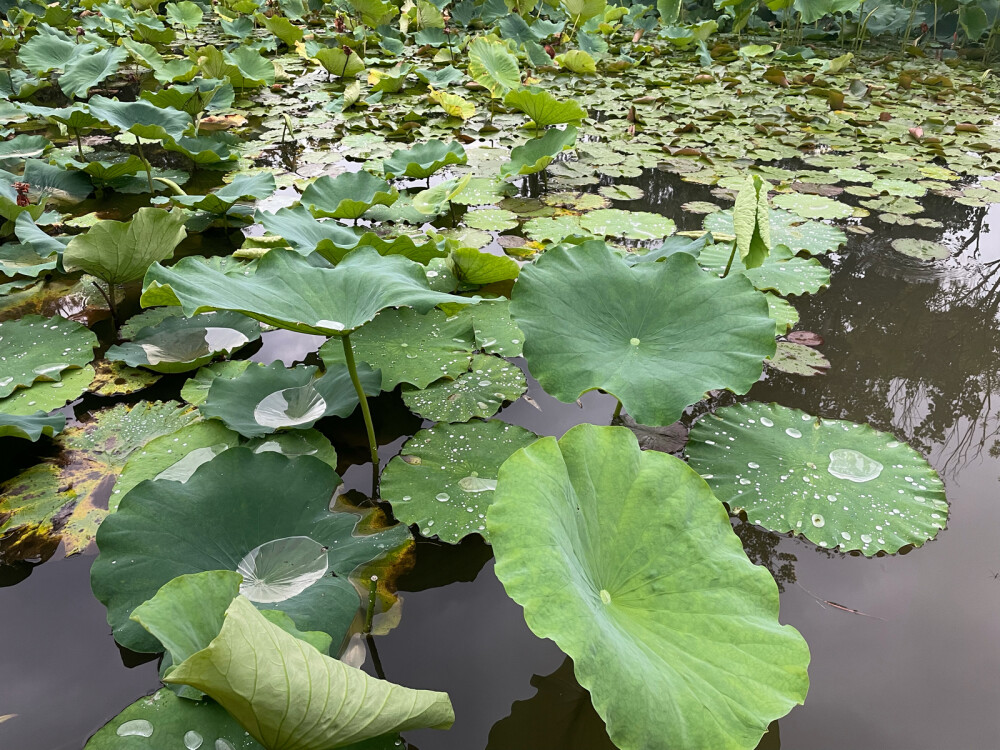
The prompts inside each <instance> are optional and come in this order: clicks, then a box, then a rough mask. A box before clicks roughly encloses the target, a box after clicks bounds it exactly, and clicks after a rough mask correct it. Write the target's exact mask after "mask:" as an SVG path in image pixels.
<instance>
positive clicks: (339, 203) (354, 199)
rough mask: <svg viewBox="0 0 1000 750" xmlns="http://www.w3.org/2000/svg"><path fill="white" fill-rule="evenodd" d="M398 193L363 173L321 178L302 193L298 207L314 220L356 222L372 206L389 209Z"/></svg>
mask: <svg viewBox="0 0 1000 750" xmlns="http://www.w3.org/2000/svg"><path fill="white" fill-rule="evenodd" d="M398 197H399V191H398V190H396V188H394V187H390V186H389V183H388V182H386V181H385V180H380V179H379V178H378V177H375V176H374V175H371V174H369V173H368V172H365V171H360V172H344V173H342V174H339V175H337V176H336V177H328V176H323V177H320V178H319V179H318V180H316V181H315V182H313V183H311V184H310V185H309V187H307V188H306V189H305V192H304V193H302V205H304V206H308V207H309V211H310V212H311V213H312V215H313V216H316V217H327V218H333V219H357V218H359V217H360V216H362V215H363V214H364V212H365V211H367V210H368V209H369V208H371V207H372V206H375V205H382V206H390V205H392V204H393V203H394V202H395V200H396V199H397V198H398Z"/></svg>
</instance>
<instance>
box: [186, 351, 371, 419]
mask: <svg viewBox="0 0 1000 750" xmlns="http://www.w3.org/2000/svg"><path fill="white" fill-rule="evenodd" d="M338 343H339V341H338ZM316 372H317V368H316V367H313V366H306V365H301V366H299V367H293V368H291V369H288V368H286V367H285V366H284V365H283V364H282V363H281V362H272V363H271V364H270V365H257V364H255V365H251V366H250V367H248V368H247V369H246V370H244V371H243V372H242V373H240V374H239V375H237V376H236V377H234V378H232V379H230V378H216V379H215V380H213V381H212V384H211V386H210V387H209V389H208V398H206V399H205V402H204V403H203V404H201V405H200V406H199V407H198V409H199V410H200V411H201V413H202V414H204V415H205V416H206V417H209V418H214V419H221V420H222V421H223V422H224V423H225V424H226V426H227V427H229V428H230V429H233V430H236V431H237V432H239V433H240V434H241V435H245V436H247V437H258V436H260V435H267V434H269V433H272V432H275V431H276V430H281V429H308V428H309V427H312V426H313V425H314V424H316V422H318V421H319V420H320V419H322V418H323V417H328V416H338V417H347V416H350V414H351V412H353V411H354V410H355V409H356V408H357V406H358V394H357V392H356V391H355V390H354V386H353V384H352V383H351V377H350V373H348V371H347V367H346V366H345V365H333V366H330V368H329V369H328V371H327V372H326V373H325V374H324V375H322V376H321V377H316ZM359 377H360V378H361V383H362V386H363V387H364V390H365V392H366V393H368V394H371V395H377V394H378V392H379V383H380V377H379V373H378V372H377V371H376V372H373V371H371V370H370V369H366V368H361V369H360V371H359Z"/></svg>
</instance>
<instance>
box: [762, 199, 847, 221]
mask: <svg viewBox="0 0 1000 750" xmlns="http://www.w3.org/2000/svg"><path fill="white" fill-rule="evenodd" d="M772 203H773V204H774V205H775V206H777V207H778V208H784V209H786V210H788V211H791V212H792V213H793V214H796V215H798V216H801V217H802V218H803V219H846V218H849V217H850V216H853V215H854V208H853V207H851V206H849V205H848V204H846V203H841V202H840V201H835V200H834V199H833V198H826V197H824V196H822V195H809V194H808V193H784V194H781V195H776V196H774V198H773V199H772Z"/></svg>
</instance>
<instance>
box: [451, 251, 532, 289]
mask: <svg viewBox="0 0 1000 750" xmlns="http://www.w3.org/2000/svg"><path fill="white" fill-rule="evenodd" d="M451 261H452V265H453V266H454V271H455V275H456V276H457V277H458V279H459V281H461V282H462V283H464V284H475V285H484V284H495V283H497V282H498V281H510V280H512V279H516V278H517V275H518V274H519V273H520V271H521V267H520V266H519V265H518V264H517V262H516V261H514V260H512V259H511V258H508V257H506V256H503V255H493V254H492V253H483V252H480V251H478V250H476V249H475V248H473V247H460V248H458V249H457V250H455V251H454V252H453V253H452V254H451Z"/></svg>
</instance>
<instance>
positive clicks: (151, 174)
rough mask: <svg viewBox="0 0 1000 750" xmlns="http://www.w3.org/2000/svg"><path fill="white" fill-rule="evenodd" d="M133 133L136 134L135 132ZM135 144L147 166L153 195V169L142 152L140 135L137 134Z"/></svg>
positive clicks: (144, 164) (143, 163) (143, 162)
mask: <svg viewBox="0 0 1000 750" xmlns="http://www.w3.org/2000/svg"><path fill="white" fill-rule="evenodd" d="M133 135H135V134H134V133H133ZM135 145H136V146H138V147H139V158H140V159H142V165H143V166H144V167H145V168H146V179H147V180H148V181H149V193H150V195H152V194H153V193H154V192H155V191H154V190H153V170H152V168H151V167H150V166H149V161H147V159H146V155H145V154H144V153H143V152H142V140H141V139H140V138H139V136H138V135H136V136H135Z"/></svg>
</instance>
